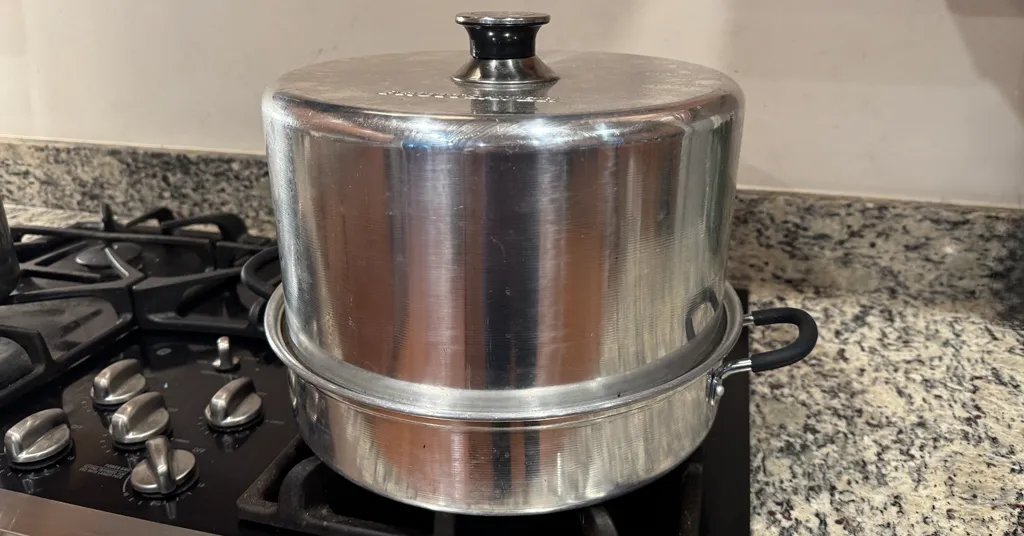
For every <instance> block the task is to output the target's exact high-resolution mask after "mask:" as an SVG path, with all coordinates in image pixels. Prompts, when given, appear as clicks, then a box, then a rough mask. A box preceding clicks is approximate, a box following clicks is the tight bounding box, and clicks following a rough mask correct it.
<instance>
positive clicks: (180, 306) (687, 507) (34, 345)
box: [0, 209, 749, 536]
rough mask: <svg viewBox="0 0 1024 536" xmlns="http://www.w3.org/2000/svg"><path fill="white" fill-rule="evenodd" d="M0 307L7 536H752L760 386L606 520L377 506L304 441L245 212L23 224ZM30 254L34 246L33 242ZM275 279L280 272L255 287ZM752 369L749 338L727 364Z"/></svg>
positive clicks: (736, 400) (588, 515)
mask: <svg viewBox="0 0 1024 536" xmlns="http://www.w3.org/2000/svg"><path fill="white" fill-rule="evenodd" d="M12 235H13V236H14V239H15V241H16V242H17V244H16V246H15V247H16V251H17V254H18V260H19V262H20V265H21V279H20V281H19V283H18V285H17V287H16V289H15V290H14V292H13V293H12V294H11V295H10V296H7V297H6V298H4V299H3V300H2V302H0V433H2V434H4V437H5V451H4V453H3V454H0V534H2V533H4V531H11V532H14V533H18V534H29V535H34V534H72V533H75V534H78V533H83V532H90V531H91V532H92V533H96V534H105V533H110V534H122V533H135V532H139V533H142V532H146V533H152V534H182V535H183V534H195V533H194V532H192V531H199V532H206V533H215V534H239V535H241V534H253V535H255V534H317V535H323V536H334V535H348V534H359V535H385V534H386V535H396V534H403V535H408V534H424V535H426V534H434V535H461V534H479V533H487V534H512V533H515V534H522V533H524V532H527V531H546V532H554V531H557V532H558V533H560V534H587V535H600V536H610V535H626V534H653V535H657V534H681V535H685V534H710V533H712V532H713V533H714V534H722V535H728V534H747V533H749V468H748V459H749V434H748V431H749V430H748V426H749V425H748V414H749V410H748V398H747V391H748V385H747V378H746V376H745V375H736V376H733V377H731V378H729V380H728V381H729V383H731V384H732V385H730V386H728V390H729V392H730V396H728V397H724V398H723V399H722V406H721V407H720V409H719V413H720V415H719V418H718V419H717V421H716V424H715V426H714V427H713V428H712V430H711V432H710V434H709V436H708V438H707V439H706V441H705V442H704V444H703V445H702V447H701V448H700V449H699V451H698V452H697V453H695V454H694V455H693V456H692V457H691V458H690V459H689V460H687V462H685V463H684V464H683V465H681V466H680V467H678V468H676V469H675V470H673V471H672V472H670V473H669V474H668V475H665V476H664V477H662V478H660V479H658V480H657V481H655V482H654V483H652V484H649V485H648V486H645V487H644V488H642V489H640V490H638V491H635V492H632V493H630V494H627V495H625V496H622V497H619V498H616V499H612V500H610V501H607V502H605V503H601V504H599V505H595V506H591V507H587V508H582V509H579V510H572V511H568V512H560V513H555V514H545V515H536V516H525V517H518V518H495V517H475V516H463V515H452V514H444V513H436V512H432V511H428V510H424V509H421V508H416V507H413V506H408V505H404V504H400V503H396V502H394V501H390V500H388V499H386V498H383V497H380V496H377V495H374V494H373V493H371V492H369V491H366V490H364V489H362V488H359V487H358V486H356V485H354V484H351V483H350V482H348V481H347V480H345V479H344V478H342V477H340V476H339V475H337V474H335V473H334V472H332V471H331V470H330V469H328V468H327V467H326V466H324V465H323V464H321V463H320V462H319V461H318V460H317V458H316V457H315V456H313V455H312V453H311V452H310V451H309V449H308V448H307V447H306V446H305V445H304V444H303V442H302V440H301V439H300V438H299V437H298V436H297V432H296V427H295V424H294V422H293V420H292V416H291V407H290V402H289V395H288V387H287V372H286V370H285V368H284V367H283V366H282V365H281V363H280V362H279V361H278V360H277V359H276V357H275V356H274V355H273V353H272V352H271V351H270V349H269V347H268V346H267V344H266V342H265V341H264V338H263V333H262V327H261V324H262V320H261V318H262V313H263V308H264V306H265V302H264V300H263V299H261V298H259V297H258V296H257V295H256V294H254V293H252V292H251V291H249V290H248V288H247V287H246V286H245V285H243V284H242V281H241V274H242V266H243V264H244V263H245V262H246V261H247V260H249V259H250V258H252V257H253V256H254V255H256V254H257V253H259V252H261V251H264V250H265V249H266V248H268V247H270V246H272V245H273V243H272V241H271V240H269V239H267V238H262V237H256V236H252V235H250V234H249V233H248V232H247V229H246V226H245V224H244V223H243V222H242V221H241V219H239V218H238V217H237V216H234V215H232V214H214V215H209V216H203V217H197V218H184V219H182V218H176V217H175V215H174V214H173V213H172V212H171V211H170V210H167V209H157V210H153V211H150V212H148V213H146V214H144V215H142V216H140V217H138V218H134V219H132V220H130V221H127V222H123V223H122V222H120V221H118V220H117V218H115V217H114V215H113V213H112V211H110V210H109V209H104V210H103V211H102V213H101V214H100V217H99V218H98V220H97V221H96V222H93V223H87V224H78V225H75V226H72V227H69V228H63V229H53V228H45V227H31V226H15V227H12ZM30 236H31V237H34V239H33V240H28V239H27V237H30ZM257 275H258V277H259V279H260V281H261V282H262V284H265V285H271V286H272V285H276V284H277V282H278V281H279V274H278V273H277V266H276V264H274V263H271V264H270V265H267V266H264V267H262V268H260V269H259V271H258V273H257ZM733 351H734V352H738V353H742V354H744V355H745V354H746V352H747V346H746V339H745V337H744V338H743V339H742V340H741V343H740V344H738V345H737V347H736V348H735V349H734V350H733Z"/></svg>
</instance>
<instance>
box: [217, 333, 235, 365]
mask: <svg viewBox="0 0 1024 536" xmlns="http://www.w3.org/2000/svg"><path fill="white" fill-rule="evenodd" d="M213 368H214V369H215V370H216V371H217V372H231V371H232V370H235V369H236V368H238V356H236V355H234V354H232V353H231V339H229V338H227V337H221V338H219V339H217V359H214V360H213Z"/></svg>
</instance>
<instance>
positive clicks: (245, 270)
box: [242, 246, 280, 300]
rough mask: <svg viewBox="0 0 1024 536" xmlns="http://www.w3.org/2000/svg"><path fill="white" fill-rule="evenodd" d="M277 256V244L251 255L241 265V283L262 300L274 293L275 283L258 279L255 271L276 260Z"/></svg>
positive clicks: (267, 298) (278, 254)
mask: <svg viewBox="0 0 1024 536" xmlns="http://www.w3.org/2000/svg"><path fill="white" fill-rule="evenodd" d="M278 257H280V253H279V252H278V249H277V246H274V247H270V248H267V249H265V250H263V251H261V252H259V253H257V254H255V255H253V256H252V257H250V258H249V260H247V261H245V264H244V265H242V284H243V285H245V286H246V287H248V289H249V290H251V291H252V293H253V294H255V295H257V296H259V297H260V298H263V299H264V300H269V299H270V295H271V294H273V293H274V288H276V285H271V284H270V283H268V282H267V281H264V280H262V279H260V277H259V276H258V275H256V272H258V271H259V270H260V268H263V267H264V266H266V265H268V264H270V263H272V262H277V260H278Z"/></svg>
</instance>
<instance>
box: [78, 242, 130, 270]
mask: <svg viewBox="0 0 1024 536" xmlns="http://www.w3.org/2000/svg"><path fill="white" fill-rule="evenodd" d="M105 247H106V246H105V245H104V244H99V245H97V246H92V247H89V248H86V249H83V250H82V251H81V252H80V253H79V254H78V255H77V256H75V262H77V263H78V264H81V265H82V266H85V267H86V268H91V269H93V270H102V269H104V268H110V261H108V260H107V254H106V253H104V252H103V250H104V248H105ZM111 249H113V250H114V253H116V254H117V256H118V257H120V258H121V260H123V261H124V262H132V261H134V260H135V259H137V258H138V257H139V255H142V246H139V245H137V244H132V243H131V242H115V243H114V245H113V247H112V248H111Z"/></svg>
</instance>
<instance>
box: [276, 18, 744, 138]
mask: <svg viewBox="0 0 1024 536" xmlns="http://www.w3.org/2000/svg"><path fill="white" fill-rule="evenodd" d="M548 20H549V16H548V15H545V14H539V13H518V12H486V13H462V14H460V15H458V16H457V17H456V21H457V22H459V23H460V24H462V25H463V26H464V27H465V28H466V30H467V32H468V33H469V36H470V51H469V52H467V51H446V52H412V53H403V54H389V55H380V56H367V57H360V58H350V59H341V60H335V61H329V62H325V63H319V64H315V65H310V66H306V67H302V68H300V69H297V70H294V71H291V72H289V73H287V74H285V75H284V76H282V77H281V78H280V79H278V81H277V83H276V84H275V85H273V86H271V87H270V88H269V89H268V90H267V93H266V94H265V97H264V115H265V116H266V118H267V120H268V121H283V122H285V123H293V124H297V126H299V127H300V128H309V129H311V130H314V131H325V132H331V131H334V132H339V129H340V133H341V134H343V135H352V134H353V133H354V132H353V128H351V127H352V123H353V122H355V123H358V124H359V126H358V127H357V128H355V130H361V129H363V128H371V129H372V130H377V128H376V127H381V128H383V129H384V130H387V129H389V128H393V127H396V126H397V125H396V124H395V121H396V120H397V119H398V117H401V118H403V119H402V120H403V121H406V122H408V121H416V120H417V119H422V118H423V117H430V118H434V119H437V120H440V121H442V122H445V123H450V122H453V121H455V122H458V121H464V120H466V119H474V118H478V117H479V116H492V117H493V116H494V115H502V116H504V117H503V118H501V121H502V122H504V121H505V120H513V121H518V120H523V119H534V118H538V117H554V116H559V117H563V118H565V119H568V117H566V116H571V117H574V118H582V119H584V120H585V121H592V120H594V119H597V120H601V119H604V118H610V117H622V116H623V115H630V116H634V119H639V118H637V117H635V116H636V114H642V115H643V114H654V116H660V117H662V118H664V117H665V116H666V114H667V116H669V117H675V118H678V119H679V120H680V121H681V122H682V123H688V122H691V121H693V120H695V119H697V117H694V116H693V115H692V114H689V113H687V112H688V111H692V110H698V109H700V108H701V107H702V106H707V105H710V108H711V109H710V110H709V109H705V110H704V111H703V112H704V113H702V114H700V115H704V116H707V115H715V114H719V113H722V112H726V113H728V112H729V111H731V110H738V109H739V108H740V106H741V103H740V101H741V99H742V97H741V96H740V90H739V88H738V86H737V85H736V84H735V83H734V82H733V81H732V80H731V79H730V78H729V77H727V76H726V75H724V74H722V73H720V72H718V71H716V70H714V69H711V68H708V67H704V66H701V65H696V64H693V63H687V62H684V61H678V60H672V59H665V58H656V57H649V56H638V55H631V54H616V53H601V52H571V51H542V52H541V53H540V54H536V53H535V43H534V40H535V37H536V34H537V30H538V29H539V28H540V26H541V25H543V24H546V23H547V22H548ZM541 57H542V58H543V60H542V59H541ZM723 105H724V107H723ZM366 114H370V115H372V116H374V117H376V118H377V119H380V118H381V115H385V116H389V119H390V121H388V124H387V125H386V126H385V125H382V124H379V123H378V124H376V125H370V124H368V123H366V121H365V119H366V118H365V117H364V118H362V119H360V118H353V116H358V115H366ZM343 116H344V118H343ZM410 116H412V117H410ZM516 116H526V117H519V118H518V119H517V118H516ZM647 119H648V120H649V119H653V117H650V116H647ZM619 126H621V125H619ZM615 128H618V127H615ZM364 134H367V133H364ZM368 139H372V136H370V138H368Z"/></svg>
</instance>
